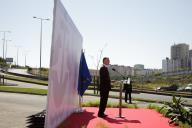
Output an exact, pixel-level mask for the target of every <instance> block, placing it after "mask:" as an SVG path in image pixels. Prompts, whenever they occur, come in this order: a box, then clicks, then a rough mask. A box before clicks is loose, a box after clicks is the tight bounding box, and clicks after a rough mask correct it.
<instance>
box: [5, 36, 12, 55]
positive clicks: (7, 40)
mask: <svg viewBox="0 0 192 128" xmlns="http://www.w3.org/2000/svg"><path fill="white" fill-rule="evenodd" d="M8 41H11V40H6V44H5V59H6V58H7V45H8V44H7V43H8Z"/></svg>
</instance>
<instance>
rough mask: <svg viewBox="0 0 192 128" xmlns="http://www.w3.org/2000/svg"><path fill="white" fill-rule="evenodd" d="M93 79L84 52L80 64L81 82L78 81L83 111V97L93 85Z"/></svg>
mask: <svg viewBox="0 0 192 128" xmlns="http://www.w3.org/2000/svg"><path fill="white" fill-rule="evenodd" d="M91 81H92V78H91V74H90V72H89V68H88V66H87V62H86V59H85V55H84V52H83V51H82V53H81V59H80V64H79V81H78V88H77V89H78V94H79V106H80V109H81V97H82V96H83V94H84V93H85V91H86V90H87V88H88V86H89V85H90V84H91Z"/></svg>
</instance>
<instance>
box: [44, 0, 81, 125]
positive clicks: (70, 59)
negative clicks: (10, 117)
mask: <svg viewBox="0 0 192 128" xmlns="http://www.w3.org/2000/svg"><path fill="white" fill-rule="evenodd" d="M81 49H82V36H81V34H80V33H79V31H78V30H77V28H76V27H75V25H74V24H73V22H72V20H71V18H70V16H69V15H68V13H67V11H66V10H65V8H64V7H63V5H62V3H61V2H60V0H55V5H54V21H53V34H52V46H51V59H50V71H49V85H48V96H47V115H46V119H45V128H56V127H57V126H58V125H59V124H60V123H61V122H62V121H64V120H65V119H66V118H67V117H68V116H69V115H70V114H71V113H73V112H74V111H75V109H76V108H78V92H77V86H78V76H79V62H80V57H81Z"/></svg>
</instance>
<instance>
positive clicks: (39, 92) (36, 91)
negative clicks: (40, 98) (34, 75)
mask: <svg viewBox="0 0 192 128" xmlns="http://www.w3.org/2000/svg"><path fill="white" fill-rule="evenodd" d="M0 91H2V92H13V93H25V94H36V95H47V90H46V89H36V88H18V87H9V86H1V85H0Z"/></svg>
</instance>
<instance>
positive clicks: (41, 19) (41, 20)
mask: <svg viewBox="0 0 192 128" xmlns="http://www.w3.org/2000/svg"><path fill="white" fill-rule="evenodd" d="M33 18H35V19H38V20H40V22H41V30H40V66H39V71H40V72H39V73H40V75H41V54H42V29H43V21H44V20H47V21H48V20H50V19H49V18H40V17H35V16H34V17H33Z"/></svg>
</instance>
